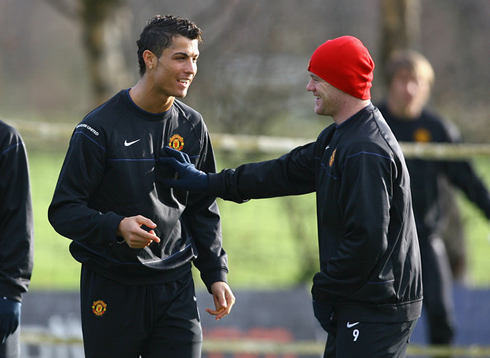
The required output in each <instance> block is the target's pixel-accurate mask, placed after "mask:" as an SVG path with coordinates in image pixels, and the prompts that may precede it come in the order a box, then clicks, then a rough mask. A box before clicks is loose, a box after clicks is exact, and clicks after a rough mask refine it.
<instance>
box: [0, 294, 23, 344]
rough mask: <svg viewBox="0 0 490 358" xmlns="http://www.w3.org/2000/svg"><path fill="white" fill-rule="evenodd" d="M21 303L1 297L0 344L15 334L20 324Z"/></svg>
mask: <svg viewBox="0 0 490 358" xmlns="http://www.w3.org/2000/svg"><path fill="white" fill-rule="evenodd" d="M21 305H22V304H21V303H20V302H18V301H15V300H12V299H10V298H7V297H0V342H1V343H2V344H3V343H5V340H6V339H7V337H8V336H10V335H11V334H12V333H14V332H15V330H16V329H17V327H19V322H20V307H21Z"/></svg>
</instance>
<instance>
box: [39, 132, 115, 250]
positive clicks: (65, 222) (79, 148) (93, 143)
mask: <svg viewBox="0 0 490 358" xmlns="http://www.w3.org/2000/svg"><path fill="white" fill-rule="evenodd" d="M87 128H90V127H88V126H78V127H77V129H75V131H74V133H73V135H72V138H71V141H70V146H69V148H68V152H67V154H66V157H65V161H64V163H63V166H62V168H61V172H60V175H59V178H58V183H57V185H56V188H55V191H54V195H53V200H52V202H51V205H50V206H49V210H48V218H49V221H50V223H51V225H52V226H53V227H54V229H55V230H56V231H57V232H58V233H59V234H60V235H62V236H65V237H67V238H70V239H72V240H74V241H83V242H92V243H98V244H103V243H111V242H116V231H117V226H118V225H119V223H120V221H121V220H122V219H123V217H122V216H120V215H117V214H115V213H114V212H107V213H102V212H100V211H98V210H94V209H92V208H90V206H89V198H90V196H91V194H92V193H93V192H94V191H95V190H96V188H97V187H98V185H99V183H100V180H101V178H102V175H103V173H104V163H105V160H106V148H105V143H104V140H103V139H102V138H100V137H101V136H103V133H99V132H96V131H93V130H92V131H91V130H89V129H87ZM94 132H95V133H96V134H94Z"/></svg>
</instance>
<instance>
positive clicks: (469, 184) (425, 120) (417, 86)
mask: <svg viewBox="0 0 490 358" xmlns="http://www.w3.org/2000/svg"><path fill="white" fill-rule="evenodd" d="M385 71H386V79H387V88H388V92H387V96H386V99H385V101H384V102H383V103H382V104H380V105H379V109H380V111H381V113H382V114H383V116H384V117H385V119H386V121H387V122H388V125H389V126H390V128H391V129H392V131H393V133H394V134H395V136H396V137H397V139H398V140H399V141H400V142H417V143H458V142H460V136H459V132H458V130H457V128H456V127H455V126H454V125H452V124H451V123H450V122H448V121H446V120H445V119H443V118H441V117H440V116H439V115H437V114H436V113H434V112H433V111H431V110H429V109H428V108H427V102H428V100H429V97H430V93H431V88H432V85H433V82H434V71H433V68H432V66H431V64H430V63H429V61H428V60H427V59H426V58H425V57H424V56H423V55H422V54H420V53H418V52H415V51H412V50H403V51H397V52H395V53H393V55H392V56H391V57H390V59H389V60H388V62H387V65H386V68H385ZM407 166H408V169H409V172H410V179H411V187H412V198H413V210H414V214H415V222H416V224H417V232H418V236H419V243H420V250H421V257H422V269H423V270H422V273H423V274H422V277H423V283H424V312H426V315H427V319H428V335H429V341H430V343H431V344H439V345H448V344H451V343H453V341H454V336H455V323H456V322H455V318H454V304H453V300H452V272H451V268H450V265H449V260H448V256H447V252H446V248H445V245H444V242H443V240H442V238H441V233H442V232H443V229H444V226H445V224H446V223H447V210H445V209H444V207H443V206H442V205H441V203H442V199H444V198H443V197H442V196H443V195H445V193H446V191H445V189H446V187H445V186H444V187H441V186H442V185H444V183H445V182H449V183H451V184H452V185H454V186H456V187H458V188H460V189H461V190H462V191H463V192H464V193H465V194H466V196H467V197H468V199H469V200H471V201H472V202H473V203H475V204H476V205H477V206H478V207H479V208H480V209H481V210H482V211H483V213H484V214H485V216H486V217H487V218H490V195H489V192H488V190H487V189H486V187H485V185H484V184H483V182H482V180H480V179H479V178H478V176H477V175H476V173H475V170H474V168H473V167H472V165H471V164H470V162H468V161H435V160H424V159H409V160H407Z"/></svg>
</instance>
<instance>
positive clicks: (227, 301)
mask: <svg viewBox="0 0 490 358" xmlns="http://www.w3.org/2000/svg"><path fill="white" fill-rule="evenodd" d="M211 292H212V293H213V300H214V306H215V308H216V309H214V310H213V309H211V308H206V312H207V313H209V314H210V315H213V316H216V320H217V321H218V320H220V319H222V318H223V317H224V316H226V315H227V314H228V313H230V311H231V308H232V307H233V305H234V304H235V296H233V292H231V289H230V286H228V284H227V283H226V282H222V281H219V282H215V283H213V284H212V285H211Z"/></svg>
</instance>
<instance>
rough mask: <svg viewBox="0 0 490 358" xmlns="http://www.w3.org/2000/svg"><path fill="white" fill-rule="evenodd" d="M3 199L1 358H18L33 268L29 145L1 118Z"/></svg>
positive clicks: (0, 195) (0, 215) (0, 206)
mask: <svg viewBox="0 0 490 358" xmlns="http://www.w3.org/2000/svg"><path fill="white" fill-rule="evenodd" d="M0 198H1V199H0V358H17V357H19V354H20V353H19V352H20V343H19V332H20V312H21V306H22V295H23V294H24V293H25V292H27V289H28V287H29V283H30V280H31V275H32V268H33V252H34V223H33V217H32V201H31V187H30V181H29V165H28V159H27V153H26V148H25V145H24V143H23V141H22V138H21V136H20V134H19V133H18V132H17V130H16V129H15V128H13V127H11V126H9V125H7V124H6V123H4V122H2V121H0Z"/></svg>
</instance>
